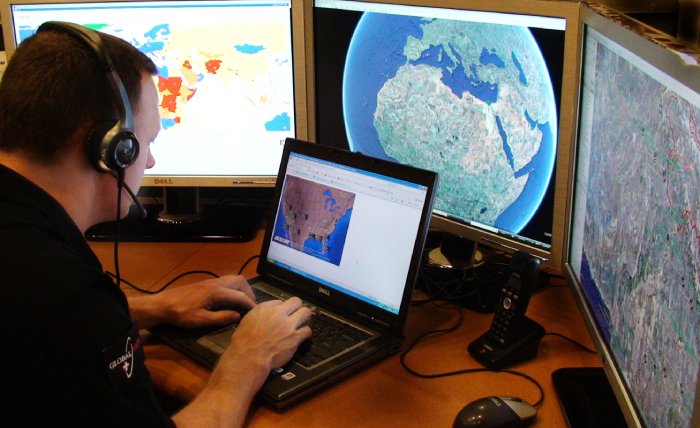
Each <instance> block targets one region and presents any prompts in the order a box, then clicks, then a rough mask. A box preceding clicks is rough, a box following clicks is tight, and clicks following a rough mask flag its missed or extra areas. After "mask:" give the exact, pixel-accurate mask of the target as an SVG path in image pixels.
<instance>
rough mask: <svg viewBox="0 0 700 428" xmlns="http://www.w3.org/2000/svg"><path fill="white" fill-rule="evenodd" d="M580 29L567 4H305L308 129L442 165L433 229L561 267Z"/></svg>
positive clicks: (361, 147)
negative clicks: (309, 31)
mask: <svg viewBox="0 0 700 428" xmlns="http://www.w3.org/2000/svg"><path fill="white" fill-rule="evenodd" d="M577 25H578V4H577V3H572V2H552V1H519V2H515V1H503V2H488V3H487V2H481V1H451V0H443V1H430V2H427V1H416V0H408V1H401V2H400V4H399V3H397V2H394V1H392V0H386V1H381V2H377V1H366V2H365V1H343V0H315V2H314V8H313V61H314V70H315V76H314V93H315V98H314V102H315V104H314V105H313V114H310V116H311V117H313V119H314V122H313V124H312V126H311V127H310V128H311V129H310V132H311V133H312V135H315V138H316V141H317V142H319V143H321V144H328V145H333V146H338V147H347V148H350V149H351V150H353V151H360V152H363V153H366V154H368V155H372V156H377V157H381V158H385V159H389V160H393V161H397V162H401V163H407V164H411V165H414V166H418V167H421V168H425V169H429V170H433V171H437V172H439V174H440V184H439V187H438V192H437V199H436V203H435V210H434V215H433V226H435V227H437V228H439V229H441V230H444V231H447V232H449V233H453V234H455V235H458V236H461V237H465V238H468V239H471V240H474V241H476V242H477V243H479V244H486V245H489V246H496V247H498V248H501V249H505V250H507V251H509V252H510V251H512V250H514V249H525V250H528V251H530V252H531V253H533V254H535V255H538V256H540V257H542V258H544V259H546V260H547V261H548V262H549V263H550V264H552V265H553V266H555V267H560V266H561V254H562V247H563V234H562V232H563V229H564V228H563V226H564V220H565V218H564V217H565V207H566V199H567V197H566V186H565V185H564V184H565V183H566V182H567V179H568V175H567V174H568V167H569V164H568V159H569V150H570V147H571V144H570V143H571V140H572V136H573V117H574V116H573V115H574V105H575V103H574V96H575V93H576V91H575V87H576V74H575V73H574V70H575V63H576V59H577V58H576V55H577V44H576V34H577V30H578V26H577ZM567 70H568V71H567ZM311 109H312V107H311V106H310V107H309V111H310V112H311ZM310 122H311V121H310Z"/></svg>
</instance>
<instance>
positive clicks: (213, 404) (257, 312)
mask: <svg viewBox="0 0 700 428" xmlns="http://www.w3.org/2000/svg"><path fill="white" fill-rule="evenodd" d="M310 318H311V311H310V310H309V309H308V308H306V307H304V306H303V305H302V303H301V300H299V299H298V298H296V297H293V298H291V299H289V300H287V301H284V302H283V301H281V300H272V301H268V302H263V303H260V304H259V305H257V306H256V307H255V308H253V309H252V310H251V311H250V313H248V315H246V316H245V318H243V320H242V321H241V324H240V325H239V326H238V328H237V329H236V332H235V333H234V334H233V338H232V339H231V345H230V346H229V347H228V348H227V349H226V352H224V353H223V355H222V356H221V358H220V359H219V362H218V364H217V365H216V367H215V368H214V371H213V372H212V374H211V376H210V377H209V381H208V382H207V385H206V386H205V387H204V389H203V390H202V392H201V393H200V395H199V396H198V397H197V398H196V399H195V400H194V401H193V402H192V403H190V404H189V405H188V406H186V407H185V408H184V409H182V410H181V411H180V412H179V413H178V414H176V415H175V416H174V417H173V421H174V422H175V424H176V425H177V426H183V427H184V426H232V427H239V426H243V423H244V421H245V417H246V414H247V412H248V407H249V406H250V403H251V401H252V399H253V397H254V396H255V393H256V392H257V391H258V390H259V389H260V387H261V386H262V384H263V382H265V379H267V377H268V376H269V374H270V370H272V369H273V368H276V367H281V366H283V365H284V364H285V363H287V362H288V361H289V359H290V358H291V357H292V355H294V351H295V350H296V349H297V347H298V346H299V344H300V343H301V342H302V341H303V340H305V339H307V338H308V337H309V336H311V329H310V328H309V325H308V324H309V321H310Z"/></svg>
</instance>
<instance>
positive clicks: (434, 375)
mask: <svg viewBox="0 0 700 428" xmlns="http://www.w3.org/2000/svg"><path fill="white" fill-rule="evenodd" d="M436 301H438V300H433V299H426V300H414V301H413V302H411V303H412V304H413V305H423V304H426V303H430V302H436ZM452 305H453V307H454V308H456V309H457V313H458V315H459V317H458V319H457V321H456V322H455V323H454V325H452V326H450V327H447V328H444V329H437V330H431V331H428V332H426V333H423V334H421V335H419V336H418V337H416V338H415V339H414V340H413V341H412V342H411V343H410V344H409V345H408V347H407V348H406V349H405V350H404V351H403V352H402V353H401V354H400V355H399V362H400V363H401V366H402V367H403V368H404V370H406V371H407V372H408V373H410V374H411V375H413V376H416V377H420V378H423V379H434V378H439V377H448V376H455V375H461V374H469V373H481V372H492V373H505V374H510V375H513V376H519V377H521V378H524V379H526V380H528V381H530V382H531V383H532V384H534V385H535V387H537V390H538V391H539V393H540V396H539V398H538V399H537V401H536V402H535V403H534V404H533V406H534V407H540V406H541V405H542V403H543V402H544V397H545V393H544V389H543V388H542V385H541V384H540V383H539V382H538V381H537V380H536V379H535V378H533V377H532V376H530V375H528V374H525V373H522V372H519V371H516V370H510V369H496V370H492V369H488V368H471V369H460V370H454V371H449V372H443V373H420V372H418V371H416V370H414V369H412V368H411V367H409V366H408V364H407V363H406V357H407V356H408V354H409V353H410V352H411V351H412V350H413V349H414V348H415V347H416V345H418V344H419V343H421V342H423V341H424V340H427V339H429V338H431V337H434V336H437V335H442V334H447V333H451V332H454V331H456V330H457V329H458V328H459V327H460V326H461V325H462V323H463V322H464V310H463V308H462V307H461V306H459V305H454V304H452ZM545 335H551V336H557V337H560V338H562V339H565V340H567V341H568V342H570V343H572V344H574V345H575V346H577V347H579V348H581V349H582V350H584V351H586V352H588V353H591V354H596V353H597V352H596V351H594V350H592V349H590V348H588V347H586V346H585V345H583V344H581V343H579V342H577V341H575V340H573V339H571V338H569V337H566V336H564V335H563V334H560V333H556V332H548V333H545Z"/></svg>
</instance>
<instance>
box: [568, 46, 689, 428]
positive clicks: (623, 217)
mask: <svg viewBox="0 0 700 428" xmlns="http://www.w3.org/2000/svg"><path fill="white" fill-rule="evenodd" d="M586 55H588V56H593V57H594V58H595V62H594V64H595V71H590V73H595V76H596V77H595V87H594V89H593V92H592V93H591V99H592V100H595V101H594V103H595V104H594V105H591V106H590V107H589V109H592V110H591V111H594V112H595V113H594V114H593V116H592V119H591V120H592V123H591V126H590V130H591V131H590V133H591V135H590V162H589V164H590V169H589V176H588V182H587V183H586V187H587V188H588V199H587V201H588V202H587V205H586V207H585V216H586V221H585V226H584V231H583V263H582V267H581V278H582V282H583V284H584V286H585V291H586V293H587V295H588V298H589V300H592V301H594V302H597V303H598V308H597V318H598V321H599V322H600V324H601V325H602V327H603V330H604V331H605V332H606V333H605V334H606V340H607V341H608V342H609V344H610V346H611V348H612V351H613V353H614V354H615V357H616V358H615V359H616V361H618V362H619V363H620V365H621V367H620V370H621V371H622V372H623V373H624V377H625V379H627V380H628V381H629V385H628V386H629V388H630V389H631V391H632V395H633V396H634V397H636V398H637V400H638V401H637V403H636V404H637V407H638V408H639V410H640V412H641V413H642V415H643V417H644V420H645V422H646V425H647V426H650V427H661V426H664V427H688V426H690V424H691V422H690V416H691V414H692V409H693V400H694V397H695V393H696V392H697V391H695V390H694V389H695V388H694V386H695V380H696V379H697V376H698V370H700V190H699V189H700V172H699V170H698V165H700V139H699V136H700V128H699V127H698V124H699V123H700V109H699V108H698V105H694V104H692V103H690V102H689V101H688V100H687V99H685V98H684V97H683V96H682V95H679V93H676V92H674V91H671V90H669V89H668V87H665V86H662V85H661V84H660V83H659V82H658V81H657V80H654V79H652V78H651V77H649V75H647V74H645V73H644V72H643V71H641V70H640V69H639V68H637V67H635V66H634V65H633V64H632V63H630V62H628V61H627V60H626V59H625V58H623V57H622V56H620V55H618V54H617V53H616V52H615V51H613V50H611V49H609V48H608V47H606V46H604V45H603V44H602V43H601V44H597V48H596V49H594V50H592V51H588V52H587V53H586ZM680 94H682V93H680ZM630 100H643V102H636V101H635V102H630ZM660 400H661V401H660Z"/></svg>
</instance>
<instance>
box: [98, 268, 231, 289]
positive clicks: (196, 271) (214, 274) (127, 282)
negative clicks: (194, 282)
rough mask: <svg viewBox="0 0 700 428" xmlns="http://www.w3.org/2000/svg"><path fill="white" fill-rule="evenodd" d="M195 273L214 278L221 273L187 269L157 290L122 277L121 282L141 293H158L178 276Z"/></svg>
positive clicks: (218, 276) (178, 277)
mask: <svg viewBox="0 0 700 428" xmlns="http://www.w3.org/2000/svg"><path fill="white" fill-rule="evenodd" d="M105 273H106V274H107V275H109V276H111V277H112V278H116V277H117V275H115V274H113V273H112V272H108V271H107V272H105ZM196 274H203V275H209V276H212V277H214V278H221V275H218V274H216V273H214V272H210V271H208V270H191V271H187V272H184V273H181V274H179V275H178V276H176V277H175V278H173V279H171V280H170V281H168V282H167V283H166V284H165V285H163V286H162V287H160V288H159V289H157V290H146V289H144V288H140V287H138V286H136V285H134V284H133V283H131V282H129V281H127V280H125V279H122V280H121V282H123V283H124V284H126V285H128V286H129V287H131V288H133V289H134V290H136V291H140V292H142V293H144V294H158V293H160V292H161V291H163V290H165V289H166V288H168V287H170V286H171V285H173V284H174V283H175V282H176V281H177V280H179V279H180V278H182V277H185V276H187V275H196Z"/></svg>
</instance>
